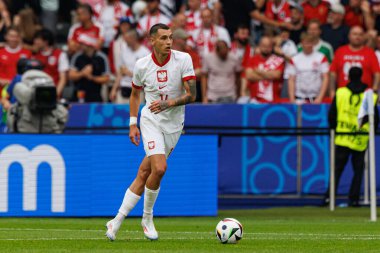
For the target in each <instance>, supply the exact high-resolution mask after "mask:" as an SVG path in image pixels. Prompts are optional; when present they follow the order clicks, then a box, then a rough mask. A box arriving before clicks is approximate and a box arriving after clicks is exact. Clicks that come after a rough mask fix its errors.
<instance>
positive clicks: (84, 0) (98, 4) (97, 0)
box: [78, 0, 105, 10]
mask: <svg viewBox="0 0 380 253" xmlns="http://www.w3.org/2000/svg"><path fill="white" fill-rule="evenodd" d="M78 2H79V3H81V4H88V5H90V6H91V8H92V9H93V10H96V9H99V8H102V7H103V6H104V5H105V1H104V0H79V1H78Z"/></svg>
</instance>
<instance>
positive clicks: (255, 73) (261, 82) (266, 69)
mask: <svg viewBox="0 0 380 253" xmlns="http://www.w3.org/2000/svg"><path fill="white" fill-rule="evenodd" d="M273 48H274V45H273V41H272V38H270V37H267V36H263V37H262V38H261V40H260V43H259V46H258V54H256V55H254V56H253V57H252V58H251V60H250V61H249V63H248V65H247V67H246V70H245V76H246V78H247V80H248V81H249V83H248V87H244V86H243V87H242V94H241V96H244V95H245V91H246V89H247V88H248V89H249V91H250V99H251V100H250V102H251V103H275V102H278V99H279V98H280V94H281V85H282V76H283V72H284V68H285V61H284V58H282V57H279V56H277V55H275V54H274V53H273Z"/></svg>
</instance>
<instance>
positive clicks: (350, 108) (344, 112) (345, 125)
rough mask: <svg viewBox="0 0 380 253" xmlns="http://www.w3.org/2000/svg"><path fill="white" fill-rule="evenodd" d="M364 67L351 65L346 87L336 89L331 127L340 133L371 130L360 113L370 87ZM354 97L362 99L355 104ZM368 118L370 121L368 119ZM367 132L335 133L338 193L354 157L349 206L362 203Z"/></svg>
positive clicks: (376, 118)
mask: <svg viewBox="0 0 380 253" xmlns="http://www.w3.org/2000/svg"><path fill="white" fill-rule="evenodd" d="M361 75H362V69H361V68H358V67H352V68H351V69H350V70H349V80H350V82H349V83H348V84H347V86H346V87H341V88H339V89H338V90H337V92H336V96H335V97H334V99H333V102H332V104H331V107H330V110H329V116H328V118H329V125H330V128H332V129H335V130H336V131H337V132H347V133H352V134H353V133H355V132H357V131H358V130H359V129H360V130H361V131H363V132H368V131H369V125H368V123H365V124H364V125H363V126H359V124H358V114H359V110H360V107H361V103H360V101H362V100H363V98H364V92H365V90H366V89H367V88H368V86H367V85H366V84H365V83H363V82H361V79H362V78H361ZM373 97H374V104H375V106H374V111H375V129H376V128H377V127H378V124H379V111H378V108H377V106H376V102H377V98H378V96H377V94H376V95H374V96H373ZM353 98H355V99H356V100H354V101H359V102H357V103H352V100H353ZM367 121H368V120H367ZM368 140H369V137H368V134H367V135H337V136H335V161H334V163H335V187H336V188H335V192H336V189H337V188H338V186H339V181H340V177H341V175H342V173H343V171H344V168H345V166H346V164H347V162H348V159H349V158H350V156H351V163H352V167H353V171H354V176H353V178H352V181H351V186H350V191H349V195H348V206H353V207H357V206H359V199H360V190H361V185H362V180H363V172H364V160H365V154H366V149H367V147H368ZM329 191H330V190H329V189H328V190H327V191H326V194H325V201H324V202H325V203H324V204H325V205H326V204H328V203H329V198H328V196H329Z"/></svg>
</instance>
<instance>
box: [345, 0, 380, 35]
mask: <svg viewBox="0 0 380 253" xmlns="http://www.w3.org/2000/svg"><path fill="white" fill-rule="evenodd" d="M344 24H346V25H347V26H349V27H354V26H361V27H362V28H363V29H364V30H371V29H373V28H374V27H375V20H374V18H373V16H372V12H371V6H370V3H369V1H367V0H349V4H348V5H347V6H346V10H345V15H344Z"/></svg>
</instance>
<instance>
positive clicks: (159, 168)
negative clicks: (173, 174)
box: [153, 163, 167, 178]
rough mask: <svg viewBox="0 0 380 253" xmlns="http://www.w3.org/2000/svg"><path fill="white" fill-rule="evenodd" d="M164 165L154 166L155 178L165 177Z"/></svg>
mask: <svg viewBox="0 0 380 253" xmlns="http://www.w3.org/2000/svg"><path fill="white" fill-rule="evenodd" d="M166 167H167V165H166V163H158V164H156V165H155V166H154V170H153V173H154V174H155V175H156V176H157V177H160V178H161V177H163V176H164V175H165V172H166Z"/></svg>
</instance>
